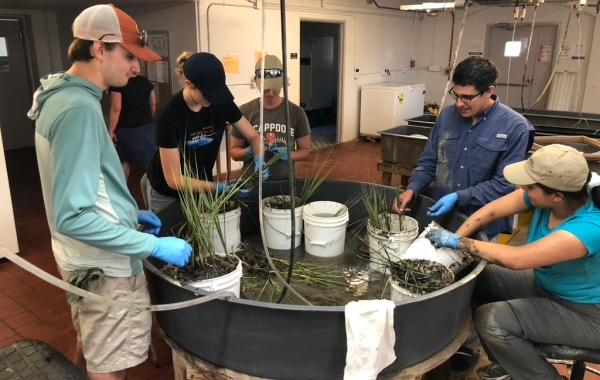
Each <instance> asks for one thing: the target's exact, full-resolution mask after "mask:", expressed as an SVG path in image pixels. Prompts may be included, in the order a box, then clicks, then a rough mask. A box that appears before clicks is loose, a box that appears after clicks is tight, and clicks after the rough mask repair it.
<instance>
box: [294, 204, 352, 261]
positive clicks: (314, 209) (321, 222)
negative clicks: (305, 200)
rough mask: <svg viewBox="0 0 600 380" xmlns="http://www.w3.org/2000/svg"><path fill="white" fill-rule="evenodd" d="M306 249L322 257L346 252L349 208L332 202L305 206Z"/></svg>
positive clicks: (303, 214) (303, 215) (303, 213)
mask: <svg viewBox="0 0 600 380" xmlns="http://www.w3.org/2000/svg"><path fill="white" fill-rule="evenodd" d="M302 217H303V218H304V249H305V250H306V252H307V253H309V254H311V255H314V256H320V257H334V256H337V255H340V254H342V253H343V252H344V243H345V239H346V226H347V224H348V220H349V219H350V215H349V213H348V208H347V207H346V206H344V205H343V204H341V203H337V202H331V201H317V202H311V203H309V204H307V205H305V206H304V210H303V212H302Z"/></svg>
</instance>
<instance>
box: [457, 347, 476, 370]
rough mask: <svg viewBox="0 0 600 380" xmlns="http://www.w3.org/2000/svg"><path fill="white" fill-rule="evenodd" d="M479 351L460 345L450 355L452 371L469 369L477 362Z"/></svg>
mask: <svg viewBox="0 0 600 380" xmlns="http://www.w3.org/2000/svg"><path fill="white" fill-rule="evenodd" d="M479 357H480V355H479V352H478V351H475V350H473V349H471V348H469V347H461V348H459V349H458V351H456V353H455V354H454V355H452V359H451V362H450V368H451V369H452V371H454V372H466V371H471V370H472V369H473V368H475V366H476V365H477V363H479Z"/></svg>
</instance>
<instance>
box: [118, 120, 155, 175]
mask: <svg viewBox="0 0 600 380" xmlns="http://www.w3.org/2000/svg"><path fill="white" fill-rule="evenodd" d="M155 152H156V122H152V123H150V124H146V125H142V126H141V127H137V128H124V129H119V128H118V129H117V153H119V158H120V159H121V162H127V163H132V164H142V165H149V164H150V163H151V162H152V158H153V157H154V153H155Z"/></svg>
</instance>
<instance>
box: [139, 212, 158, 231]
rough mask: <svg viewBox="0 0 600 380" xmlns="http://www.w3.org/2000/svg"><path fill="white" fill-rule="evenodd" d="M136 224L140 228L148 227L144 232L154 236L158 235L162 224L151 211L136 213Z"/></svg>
mask: <svg viewBox="0 0 600 380" xmlns="http://www.w3.org/2000/svg"><path fill="white" fill-rule="evenodd" d="M138 224H141V225H142V226H146V227H150V228H146V229H145V230H144V232H146V233H149V234H152V235H154V236H158V235H160V229H161V228H162V222H161V221H160V219H158V216H156V214H155V213H153V212H152V211H143V210H139V211H138Z"/></svg>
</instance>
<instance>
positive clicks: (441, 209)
mask: <svg viewBox="0 0 600 380" xmlns="http://www.w3.org/2000/svg"><path fill="white" fill-rule="evenodd" d="M457 203H458V194H456V193H450V194H447V195H444V196H443V197H441V198H440V200H439V201H437V202H436V203H435V204H434V205H433V206H431V207H430V208H429V210H427V216H430V217H432V218H434V219H437V218H441V217H443V216H446V215H448V214H449V213H451V212H452V210H454V206H456V204H457Z"/></svg>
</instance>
